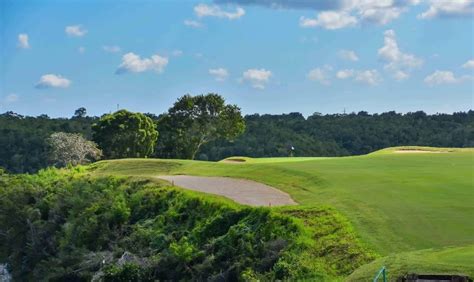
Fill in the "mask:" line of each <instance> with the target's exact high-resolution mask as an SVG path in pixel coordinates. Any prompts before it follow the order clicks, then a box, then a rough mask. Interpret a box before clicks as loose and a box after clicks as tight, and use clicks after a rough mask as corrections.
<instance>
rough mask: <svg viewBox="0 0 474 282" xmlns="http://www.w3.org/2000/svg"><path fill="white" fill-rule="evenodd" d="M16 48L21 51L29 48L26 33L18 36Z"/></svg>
mask: <svg viewBox="0 0 474 282" xmlns="http://www.w3.org/2000/svg"><path fill="white" fill-rule="evenodd" d="M18 47H19V48H22V49H28V48H30V43H29V42H28V34H26V33H20V34H18Z"/></svg>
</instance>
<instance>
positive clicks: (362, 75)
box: [355, 70, 382, 85]
mask: <svg viewBox="0 0 474 282" xmlns="http://www.w3.org/2000/svg"><path fill="white" fill-rule="evenodd" d="M355 81H358V82H362V83H365V84H368V85H377V84H379V83H380V82H381V81H382V78H381V77H380V74H379V72H378V71H377V70H365V71H359V72H357V73H356V75H355Z"/></svg>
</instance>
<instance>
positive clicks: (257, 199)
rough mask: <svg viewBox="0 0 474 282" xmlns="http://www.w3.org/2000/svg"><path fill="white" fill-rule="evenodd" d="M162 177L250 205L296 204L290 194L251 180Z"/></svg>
mask: <svg viewBox="0 0 474 282" xmlns="http://www.w3.org/2000/svg"><path fill="white" fill-rule="evenodd" d="M157 177H158V178H160V179H163V180H167V181H169V182H172V183H174V185H176V186H179V187H183V188H186V189H189V190H194V191H200V192H205V193H210V194H215V195H221V196H224V197H227V198H229V199H232V200H234V201H236V202H237V203H240V204H244V205H249V206H267V207H268V206H285V205H296V202H295V201H293V199H291V197H290V195H288V194H287V193H285V192H282V191H280V190H278V189H276V188H273V187H271V186H268V185H265V184H262V183H258V182H255V181H251V180H245V179H236V178H228V177H203V176H190V175H163V176H157Z"/></svg>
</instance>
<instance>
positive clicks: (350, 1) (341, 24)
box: [300, 0, 420, 29]
mask: <svg viewBox="0 0 474 282" xmlns="http://www.w3.org/2000/svg"><path fill="white" fill-rule="evenodd" d="M314 2H318V1H314ZM418 3H420V0H335V1H334V4H333V7H332V8H329V9H324V8H323V9H322V10H323V11H321V12H319V13H318V14H317V15H316V17H315V18H306V17H301V18H300V25H301V26H302V27H317V26H319V27H322V28H325V29H340V28H345V27H352V26H355V25H357V24H359V23H360V22H363V23H375V24H379V25H384V24H388V23H390V22H391V21H393V20H395V19H397V18H398V17H400V15H401V14H402V13H403V12H406V11H407V10H408V7H409V6H411V5H417V4H418Z"/></svg>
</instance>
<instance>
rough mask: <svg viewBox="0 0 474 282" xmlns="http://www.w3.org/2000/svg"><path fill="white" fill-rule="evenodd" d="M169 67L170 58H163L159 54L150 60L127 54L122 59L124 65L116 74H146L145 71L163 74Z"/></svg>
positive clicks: (120, 66) (121, 65)
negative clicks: (167, 66)
mask: <svg viewBox="0 0 474 282" xmlns="http://www.w3.org/2000/svg"><path fill="white" fill-rule="evenodd" d="M166 65H168V58H166V57H162V56H160V55H158V54H156V55H153V56H151V57H150V58H143V59H142V58H140V56H139V55H136V54H134V53H131V52H130V53H127V54H125V55H123V57H122V63H121V64H120V65H119V67H118V68H117V70H116V71H115V73H116V74H122V73H128V72H135V73H138V72H145V71H156V72H157V73H162V72H163V71H164V69H165V67H166Z"/></svg>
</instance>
